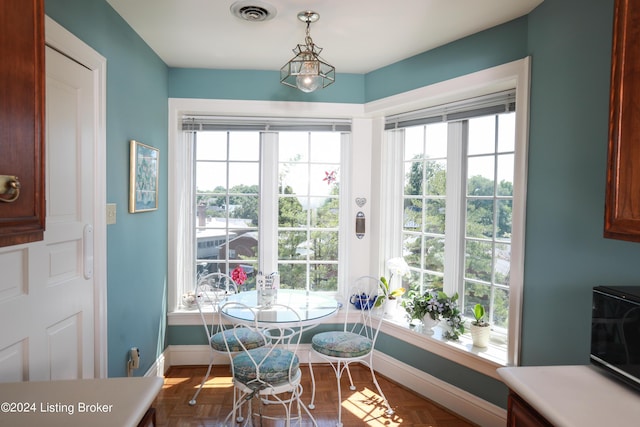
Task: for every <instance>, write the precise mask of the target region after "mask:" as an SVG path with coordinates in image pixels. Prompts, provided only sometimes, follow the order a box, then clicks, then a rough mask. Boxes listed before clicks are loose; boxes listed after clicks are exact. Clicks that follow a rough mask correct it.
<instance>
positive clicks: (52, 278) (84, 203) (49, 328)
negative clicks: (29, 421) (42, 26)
mask: <svg viewBox="0 0 640 427" xmlns="http://www.w3.org/2000/svg"><path fill="white" fill-rule="evenodd" d="M46 64H47V66H46V71H47V77H46V87H47V97H46V130H45V132H46V133H45V135H46V138H45V139H46V147H47V149H46V168H45V169H46V203H47V216H46V231H45V232H44V240H43V241H42V242H36V243H30V244H27V245H22V246H18V247H11V248H0V268H3V269H4V267H6V268H7V270H5V271H8V278H9V280H8V281H7V282H4V281H3V284H2V285H0V324H3V325H11V327H10V328H8V329H10V330H3V331H2V333H1V334H0V381H15V380H29V381H37V380H50V379H75V378H93V377H94V309H93V307H94V281H93V279H92V278H89V279H86V278H85V277H84V275H83V271H84V267H85V266H84V265H83V262H84V260H85V257H84V256H83V249H84V247H83V245H84V241H83V230H84V228H85V226H87V225H92V221H93V218H94V206H95V201H94V176H93V159H94V150H95V144H96V140H97V139H96V138H95V133H96V125H95V105H96V103H95V100H94V93H93V90H94V89H93V73H92V72H91V71H90V70H88V69H87V68H85V67H83V66H81V65H80V64H78V63H76V62H75V61H73V60H71V59H69V58H68V57H66V56H64V55H62V54H60V53H58V52H57V51H55V50H53V49H50V48H46ZM88 249H89V250H88V251H87V252H88V253H89V254H91V253H92V249H93V248H92V247H91V248H88ZM87 258H90V257H87ZM18 372H21V373H22V375H16V373H18Z"/></svg>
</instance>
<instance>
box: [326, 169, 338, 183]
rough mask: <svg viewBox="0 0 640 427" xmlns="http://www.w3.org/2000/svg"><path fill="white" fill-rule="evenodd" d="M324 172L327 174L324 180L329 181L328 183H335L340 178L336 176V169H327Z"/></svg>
mask: <svg viewBox="0 0 640 427" xmlns="http://www.w3.org/2000/svg"><path fill="white" fill-rule="evenodd" d="M324 174H325V177H324V179H323V181H327V185H331V184H333V183H334V182H336V180H337V179H338V178H337V177H336V171H331V172H329V171H325V172H324Z"/></svg>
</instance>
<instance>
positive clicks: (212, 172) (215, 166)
mask: <svg viewBox="0 0 640 427" xmlns="http://www.w3.org/2000/svg"><path fill="white" fill-rule="evenodd" d="M196 191H198V192H214V191H218V192H222V193H226V191H227V164H226V163H223V162H198V163H197V164H196Z"/></svg>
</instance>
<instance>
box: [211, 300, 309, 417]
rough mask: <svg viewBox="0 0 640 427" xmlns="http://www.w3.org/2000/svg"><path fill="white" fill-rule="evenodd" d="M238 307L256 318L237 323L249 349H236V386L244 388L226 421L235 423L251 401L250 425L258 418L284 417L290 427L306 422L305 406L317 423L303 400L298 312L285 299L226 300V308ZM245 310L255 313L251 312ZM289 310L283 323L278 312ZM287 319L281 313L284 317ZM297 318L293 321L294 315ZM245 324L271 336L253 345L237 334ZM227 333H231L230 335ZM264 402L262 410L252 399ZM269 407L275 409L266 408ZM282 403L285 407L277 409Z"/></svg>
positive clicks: (233, 366)
mask: <svg viewBox="0 0 640 427" xmlns="http://www.w3.org/2000/svg"><path fill="white" fill-rule="evenodd" d="M238 310H242V311H244V313H243V315H242V316H239V317H241V318H245V319H246V318H253V321H252V322H247V323H246V324H244V323H238V324H237V325H236V326H235V327H234V328H233V331H234V338H235V341H236V342H238V343H239V344H240V346H242V348H243V349H244V351H242V352H239V353H237V354H235V355H234V354H231V353H230V357H231V372H232V375H233V384H234V387H235V388H236V389H237V390H238V391H239V396H238V397H237V398H235V399H234V400H235V401H234V407H233V409H232V410H231V412H230V413H229V415H228V416H227V418H226V419H225V424H224V425H227V422H229V421H230V420H231V421H232V424H231V425H235V423H236V421H238V420H237V419H236V413H240V411H241V410H242V406H243V405H245V404H247V406H248V415H247V420H246V422H245V424H244V425H245V426H246V425H253V420H252V419H253V418H256V417H257V418H260V424H259V425H262V421H263V419H272V420H273V419H278V420H284V421H285V426H287V427H289V426H290V425H291V421H292V420H296V421H298V423H299V424H300V425H302V411H303V410H304V412H305V413H306V414H307V416H308V417H309V418H310V420H311V422H312V424H313V425H314V426H317V424H316V421H315V419H314V418H313V416H312V415H311V413H310V412H309V410H308V409H307V407H306V406H305V405H304V403H303V402H302V400H301V399H300V396H301V394H302V385H301V384H300V379H301V376H302V373H301V371H300V362H299V359H298V356H297V354H296V351H297V350H298V345H299V343H300V335H301V334H300V331H301V328H302V321H301V319H300V316H299V314H298V313H297V312H296V311H295V310H294V309H293V308H291V307H288V306H286V305H281V304H272V305H271V306H269V307H266V306H259V307H256V308H251V307H249V306H247V305H244V304H242V303H237V302H227V303H225V304H224V305H223V306H222V308H221V311H222V312H224V313H228V314H230V315H233V313H234V312H237V311H238ZM246 313H252V314H253V315H251V314H250V315H249V316H247V315H246ZM283 314H284V315H285V316H284V318H286V319H287V321H286V322H278V320H277V319H278V317H279V315H283ZM280 319H282V317H280ZM291 319H294V320H291ZM246 329H249V330H252V331H254V332H255V333H260V334H262V335H264V336H265V337H266V338H267V340H268V341H269V343H268V345H267V346H264V347H260V348H248V347H247V346H246V345H245V344H244V343H243V342H242V340H240V339H238V338H239V336H240V335H241V334H244V333H246V332H244V331H245V330H246ZM225 336H228V335H225ZM254 401H256V402H257V404H258V405H259V408H258V410H257V411H255V409H254V408H253V402H254ZM267 406H271V407H273V408H274V410H271V411H268V410H266V411H264V412H267V413H263V409H267V408H266V407H267ZM276 407H280V408H281V409H282V411H280V410H277V409H275V408H276Z"/></svg>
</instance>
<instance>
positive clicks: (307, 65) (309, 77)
mask: <svg viewBox="0 0 640 427" xmlns="http://www.w3.org/2000/svg"><path fill="white" fill-rule="evenodd" d="M296 86H297V87H298V89H300V90H301V91H303V92H313V91H314V90H316V89H318V88H319V87H320V86H322V77H320V76H319V75H318V62H316V61H305V62H303V63H302V66H301V67H300V74H298V76H297V77H296Z"/></svg>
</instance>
